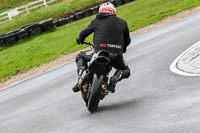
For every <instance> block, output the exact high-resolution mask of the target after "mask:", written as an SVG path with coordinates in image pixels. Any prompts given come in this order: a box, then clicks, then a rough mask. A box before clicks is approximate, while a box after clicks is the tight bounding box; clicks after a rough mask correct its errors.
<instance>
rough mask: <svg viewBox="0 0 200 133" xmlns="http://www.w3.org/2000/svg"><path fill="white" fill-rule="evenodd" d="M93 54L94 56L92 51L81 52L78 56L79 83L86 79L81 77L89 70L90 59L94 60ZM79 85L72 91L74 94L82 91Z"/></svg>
mask: <svg viewBox="0 0 200 133" xmlns="http://www.w3.org/2000/svg"><path fill="white" fill-rule="evenodd" d="M92 54H93V52H92V51H91V50H89V51H81V52H80V53H79V54H78V55H77V56H76V65H77V73H78V83H79V81H80V80H82V81H83V79H82V78H84V77H81V75H82V74H83V72H84V71H85V70H86V69H87V62H89V61H90V59H91V58H92ZM78 83H77V84H76V85H75V86H74V87H73V88H72V90H73V91H74V92H78V91H80V88H79V84H78Z"/></svg>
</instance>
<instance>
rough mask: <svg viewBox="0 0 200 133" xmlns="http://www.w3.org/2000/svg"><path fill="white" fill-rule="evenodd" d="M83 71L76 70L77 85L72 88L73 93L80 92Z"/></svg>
mask: <svg viewBox="0 0 200 133" xmlns="http://www.w3.org/2000/svg"><path fill="white" fill-rule="evenodd" d="M84 70H85V69H79V70H78V83H76V85H75V86H74V87H73V88H72V90H73V92H79V91H80V86H81V83H82V82H83V80H84V75H83V73H85V71H84Z"/></svg>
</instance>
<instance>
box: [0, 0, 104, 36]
mask: <svg viewBox="0 0 200 133" xmlns="http://www.w3.org/2000/svg"><path fill="white" fill-rule="evenodd" d="M58 1H60V0H58ZM100 1H103V0H64V1H63V2H60V3H57V4H54V5H51V6H48V7H46V8H39V9H37V10H35V11H33V12H31V13H30V14H26V13H25V14H21V15H19V16H17V17H15V18H14V19H13V20H12V21H7V22H6V23H3V24H0V29H1V30H0V34H4V33H6V32H10V31H13V30H16V29H18V28H20V27H21V26H23V25H26V24H30V23H33V22H39V21H41V20H44V19H48V18H53V19H54V20H56V19H58V18H60V17H61V16H63V15H66V14H69V13H72V12H74V11H76V10H80V9H85V8H86V7H88V6H89V5H94V4H95V3H98V2H100Z"/></svg>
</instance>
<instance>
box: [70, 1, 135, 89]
mask: <svg viewBox="0 0 200 133" xmlns="http://www.w3.org/2000/svg"><path fill="white" fill-rule="evenodd" d="M93 32H94V36H93V42H94V51H93V50H88V51H81V52H80V53H79V54H78V55H77V56H76V64H77V68H78V69H77V73H78V77H79V78H78V81H79V80H82V79H81V75H82V73H83V72H84V70H86V69H87V62H89V61H90V60H91V58H92V56H93V54H94V52H97V51H99V50H106V51H108V52H109V53H110V54H109V58H110V60H111V62H110V63H111V66H112V67H114V68H115V69H116V72H115V73H114V75H113V76H112V77H111V78H110V82H109V88H108V90H110V91H111V92H115V85H116V83H117V82H118V81H120V80H122V79H124V78H128V77H129V76H130V69H129V67H128V65H127V64H126V62H125V61H124V58H123V53H125V52H126V48H127V46H128V45H129V44H130V42H131V39H130V36H129V29H128V26H127V23H126V21H125V20H123V19H120V18H118V17H117V16H116V9H115V7H114V5H113V4H112V3H109V2H107V3H103V4H101V5H100V8H99V13H98V14H97V16H96V18H95V19H93V20H92V21H91V23H90V24H89V25H88V27H86V28H85V29H83V30H82V31H81V32H80V34H79V37H78V38H77V39H76V41H77V43H78V44H83V43H84V40H85V38H86V37H87V36H89V35H90V34H91V33H93ZM79 86H80V85H79V84H78V83H77V84H76V85H75V86H74V87H73V89H72V90H73V91H74V92H78V91H79V90H80V89H79Z"/></svg>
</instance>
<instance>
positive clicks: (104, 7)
mask: <svg viewBox="0 0 200 133" xmlns="http://www.w3.org/2000/svg"><path fill="white" fill-rule="evenodd" d="M101 12H110V13H113V14H115V15H116V13H117V11H116V9H115V6H114V5H113V4H112V3H109V2H107V3H103V4H101V5H100V8H99V13H101Z"/></svg>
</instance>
